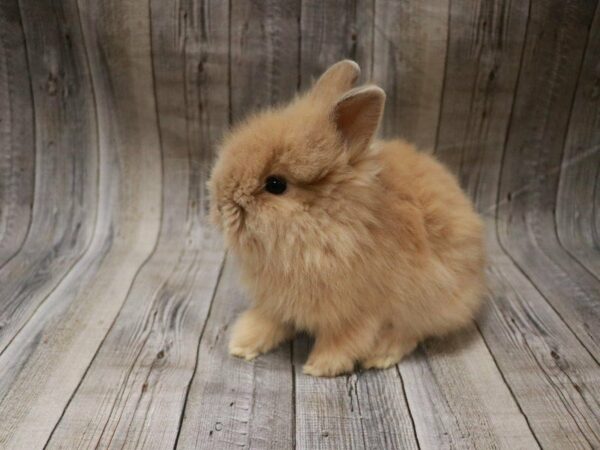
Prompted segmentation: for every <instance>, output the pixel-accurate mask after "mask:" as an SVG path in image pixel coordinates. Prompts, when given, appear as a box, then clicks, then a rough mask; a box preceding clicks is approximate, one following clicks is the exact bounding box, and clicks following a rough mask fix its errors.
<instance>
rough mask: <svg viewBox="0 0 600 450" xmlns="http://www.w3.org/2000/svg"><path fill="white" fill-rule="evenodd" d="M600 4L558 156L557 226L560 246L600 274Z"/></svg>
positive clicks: (592, 26)
mask: <svg viewBox="0 0 600 450" xmlns="http://www.w3.org/2000/svg"><path fill="white" fill-rule="evenodd" d="M598 61H600V7H599V6H596V15H595V18H594V21H593V22H592V25H591V29H590V35H589V36H588V42H587V49H586V52H585V55H584V60H583V64H582V67H581V73H580V76H579V79H578V81H577V90H576V93H575V100H574V103H573V107H572V111H571V116H570V118H569V128H568V131H567V138H566V142H565V149H564V153H563V156H562V161H561V166H560V167H561V168H560V179H559V184H558V193H557V198H556V230H557V232H558V236H559V239H560V241H561V243H562V245H564V247H565V248H566V249H567V250H568V251H569V253H571V254H572V255H573V256H574V257H576V258H577V259H578V260H580V261H581V262H582V264H583V265H584V266H585V267H586V268H587V269H588V270H589V271H591V272H592V273H593V274H594V275H595V276H596V277H600V255H599V253H598V248H600V233H599V230H600V206H599V205H600V181H599V177H600V169H599V168H600V96H599V95H597V90H598V85H597V83H598V68H597V64H598Z"/></svg>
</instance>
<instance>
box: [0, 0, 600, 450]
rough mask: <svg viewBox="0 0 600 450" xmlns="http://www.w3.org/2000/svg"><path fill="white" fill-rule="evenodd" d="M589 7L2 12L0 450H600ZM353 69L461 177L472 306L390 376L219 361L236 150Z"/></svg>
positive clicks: (164, 0)
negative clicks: (224, 185)
mask: <svg viewBox="0 0 600 450" xmlns="http://www.w3.org/2000/svg"><path fill="white" fill-rule="evenodd" d="M598 3H599V2H598V1H597V0H584V1H577V0H536V1H529V0H527V1H522V2H515V1H510V0H494V1H481V0H476V1H466V0H452V1H448V0H443V1H438V2H419V1H414V0H406V1H402V2H397V1H389V0H333V1H330V2H329V1H328V2H319V1H315V0H284V1H275V0H253V1H237V0H232V1H220V0H181V1H173V0H131V1H128V2H121V1H117V0H108V1H104V2H97V1H93V0H66V1H62V2H39V1H35V0H19V1H18V2H17V1H16V0H4V1H0V417H2V420H0V449H4V448H6V449H11V450H12V449H14V448H32V449H35V448H43V447H48V448H82V447H84V448H92V447H93V448H108V447H126V448H133V447H136V448H140V447H141V448H174V447H177V448H214V449H225V448H276V449H279V448H306V449H315V448H332V449H342V448H352V449H354V448H385V449H388V448H389V449H392V448H402V449H404V448H422V449H429V448H431V449H437V448H518V449H520V448H523V449H532V448H538V447H542V448H560V449H563V448H596V447H600V433H599V432H598V430H600V414H599V413H598V411H600V365H599V364H598V363H599V361H600V345H599V343H600V320H599V315H598V308H597V306H598V301H599V299H600V265H599V261H600V257H599V253H598V248H599V245H600V240H599V238H598V229H600V214H599V213H598V211H600V182H599V175H600V171H599V169H598V166H599V164H600V160H599V158H600V156H599V155H600V152H598V149H599V148H600V134H599V130H600V105H599V104H598V102H599V101H600V100H599V99H600V96H599V95H598V89H599V88H598V86H599V82H598V80H599V76H598V60H599V58H600V31H599V30H600V6H599V5H598ZM342 58H353V59H355V60H357V61H358V62H359V64H360V65H361V67H362V72H363V74H362V80H363V81H374V82H376V83H378V84H380V85H381V86H382V87H383V88H384V89H385V90H386V92H387V94H388V97H387V105H386V107H387V112H386V116H385V119H384V124H383V129H382V132H383V133H382V134H384V135H386V136H398V135H401V136H404V137H406V138H408V139H409V140H413V141H415V142H417V143H418V144H419V145H420V146H421V147H422V148H423V149H424V150H426V151H430V150H432V149H434V147H435V153H436V155H437V156H438V157H439V158H440V159H441V160H442V161H444V162H445V163H446V164H447V165H448V166H449V167H450V168H451V169H452V170H453V171H454V172H455V173H456V174H457V176H458V178H459V179H460V182H461V184H462V185H463V186H464V188H465V189H466V191H467V192H468V194H469V195H470V196H471V197H472V198H473V200H474V202H475V204H476V207H477V208H478V209H479V211H481V213H482V215H483V217H484V218H485V221H486V225H487V228H486V237H487V245H488V255H489V264H488V265H489V267H488V277H489V285H490V293H489V302H488V305H487V307H486V308H484V311H482V313H481V315H479V316H478V317H477V320H476V323H475V324H474V325H473V326H472V327H470V328H469V329H467V330H465V332H463V333H458V334H455V335H453V336H450V337H448V338H446V339H438V340H429V341H426V342H425V343H423V344H422V345H421V346H420V347H419V348H418V350H417V351H416V352H415V353H414V354H413V355H411V356H410V357H408V358H407V359H406V360H404V361H403V362H401V363H400V364H399V365H398V366H397V367H394V368H392V369H389V370H386V371H366V372H358V373H356V374H353V375H351V376H344V377H337V378H334V379H317V378H312V377H308V376H305V375H304V374H302V365H303V364H304V362H305V360H306V357H307V355H308V352H309V351H310V345H311V342H310V340H309V339H307V338H306V337H300V338H298V339H296V340H295V341H294V342H293V343H289V344H286V345H284V346H282V347H281V348H279V349H277V350H276V351H275V352H272V353H270V354H268V355H263V356H261V357H259V358H258V359H257V360H255V361H253V362H250V363H249V362H246V361H242V360H239V359H236V358H232V357H230V356H229V355H228V354H227V340H228V337H229V336H228V330H229V328H230V326H231V324H232V323H233V321H234V320H235V319H236V317H237V316H238V314H239V313H240V312H241V311H242V310H243V309H244V308H245V307H246V306H247V304H248V301H249V299H248V298H247V296H246V294H245V293H244V292H243V290H242V289H241V287H240V284H239V281H238V275H237V271H236V268H235V262H234V260H233V258H232V257H227V260H226V261H225V259H224V258H225V256H224V249H223V246H222V242H221V240H220V239H219V237H218V236H217V235H216V234H215V231H214V230H213V229H212V228H210V227H209V225H208V224H207V223H206V211H207V208H208V203H209V199H208V196H207V192H206V187H205V182H206V179H207V176H208V173H209V171H210V167H211V164H212V162H213V160H214V156H215V150H216V146H217V143H218V141H219V139H220V138H221V136H222V135H223V133H224V132H225V131H226V129H227V128H228V127H229V126H230V125H231V124H232V123H237V122H239V121H240V120H242V119H243V118H244V117H246V115H247V114H249V113H251V112H252V111H255V110H258V109H260V108H263V107H266V106H270V105H274V104H280V103H283V102H286V101H287V100H289V99H290V98H292V97H293V96H294V95H295V93H296V91H297V90H298V89H305V88H306V87H308V86H309V85H310V83H311V82H312V80H313V79H314V78H316V77H317V76H318V75H319V74H320V73H321V72H322V71H323V70H324V69H325V68H326V67H327V66H328V65H329V64H331V63H333V62H335V61H337V60H339V59H342Z"/></svg>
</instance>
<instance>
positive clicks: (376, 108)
mask: <svg viewBox="0 0 600 450" xmlns="http://www.w3.org/2000/svg"><path fill="white" fill-rule="evenodd" d="M384 104H385V92H384V91H383V89H381V88H380V87H377V86H363V87H359V88H355V89H352V90H351V91H349V92H347V93H346V94H345V95H344V96H343V97H342V98H340V99H339V100H338V102H337V103H336V104H335V106H334V109H333V120H334V122H335V125H336V127H337V129H338V131H339V133H340V134H341V136H342V138H343V139H344V140H345V141H346V143H347V144H348V148H349V150H350V151H351V152H353V153H358V152H361V151H363V150H364V149H366V148H367V146H368V145H369V143H370V142H371V139H373V136H374V135H375V133H376V132H377V128H378V127H379V122H380V121H381V116H382V115H383V106H384Z"/></svg>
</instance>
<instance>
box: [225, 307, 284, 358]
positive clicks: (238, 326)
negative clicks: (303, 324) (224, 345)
mask: <svg viewBox="0 0 600 450" xmlns="http://www.w3.org/2000/svg"><path fill="white" fill-rule="evenodd" d="M292 334H293V332H292V330H291V329H290V328H289V327H286V326H284V325H282V324H280V323H278V322H275V321H272V320H270V319H268V318H266V317H264V315H260V314H259V313H257V312H256V311H254V310H249V311H246V312H245V313H244V314H242V316H241V317H240V318H239V319H238V321H237V322H236V323H235V325H234V327H233V331H232V334H231V340H230V341H229V353H230V354H231V355H233V356H239V357H240V358H244V359H246V360H248V361H250V360H252V359H254V358H256V357H257V356H258V355H261V354H263V353H266V352H268V351H270V350H273V349H274V348H275V347H277V346H278V345H279V344H281V343H282V342H283V341H285V340H286V339H289V338H290V337H291V336H292Z"/></svg>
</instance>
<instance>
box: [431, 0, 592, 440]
mask: <svg viewBox="0 0 600 450" xmlns="http://www.w3.org/2000/svg"><path fill="white" fill-rule="evenodd" d="M467 3H468V2H465V3H464V4H461V3H454V4H453V8H454V7H459V8H462V11H455V14H456V17H457V18H461V17H465V16H466V11H467V10H468V9H470V8H471V7H472V5H471V4H467ZM490 6H491V5H487V7H488V8H490ZM488 8H486V7H485V6H482V7H480V8H478V9H477V11H480V12H481V14H480V18H479V19H478V23H479V24H480V27H481V28H483V24H484V23H485V24H486V27H485V29H483V31H486V32H480V33H471V32H469V30H472V29H473V26H469V27H467V28H465V29H464V30H463V33H464V37H463V38H462V39H471V37H473V39H475V40H474V41H473V43H470V41H469V40H466V41H465V43H464V44H463V45H462V48H474V49H477V51H478V55H477V56H478V57H477V58H476V59H470V60H469V59H466V58H463V57H462V56H461V53H460V52H458V51H457V52H454V51H452V44H451V47H450V48H451V52H450V58H449V60H448V73H449V74H456V76H454V75H452V76H449V77H448V78H447V80H446V89H445V91H444V100H443V105H444V108H443V113H442V118H441V124H440V140H439V145H438V152H437V154H438V155H439V156H440V157H441V158H442V159H444V160H445V161H447V162H448V163H449V164H450V166H451V167H453V168H454V170H456V171H457V172H458V173H459V175H460V178H461V181H462V183H463V185H464V186H465V187H466V188H467V189H468V191H469V192H470V193H471V195H472V196H473V197H474V198H475V201H476V203H477V205H478V208H479V209H480V210H481V211H482V212H483V213H484V216H485V217H486V221H487V225H488V227H487V231H488V233H487V237H488V239H487V241H488V253H489V260H490V266H491V267H490V271H489V280H490V287H491V292H492V301H491V303H490V307H489V309H488V311H487V314H485V315H483V316H482V317H481V318H480V319H479V321H478V322H479V328H480V330H481V332H482V335H483V337H484V339H485V341H486V344H487V345H488V347H489V348H490V350H491V353H492V355H493V358H494V360H495V362H496V364H497V365H498V367H499V368H500V370H501V372H502V375H503V377H504V379H505V380H506V381H507V383H508V386H509V388H510V390H511V392H512V393H513V395H514V397H515V399H516V401H517V403H518V405H519V408H520V409H521V411H523V413H524V414H525V416H526V418H527V421H528V424H529V425H530V427H531V429H532V431H533V432H534V434H535V437H536V439H537V440H538V442H539V443H540V444H541V445H542V446H543V447H548V448H572V447H577V446H582V447H588V446H590V445H593V443H594V442H595V440H596V439H597V437H596V436H595V432H593V431H592V429H593V428H594V427H595V426H596V425H593V424H595V421H596V420H597V418H596V416H597V415H596V413H595V412H593V409H594V408H595V406H593V405H595V404H596V402H597V400H596V398H597V397H596V393H595V392H596V391H597V388H598V386H597V383H596V382H594V381H592V383H591V385H589V384H588V382H586V381H585V380H589V376H590V374H591V373H592V372H593V371H595V370H597V364H596V361H594V360H593V359H592V358H591V357H590V355H589V354H588V353H587V351H586V350H585V348H583V347H582V346H581V345H580V344H579V343H578V341H577V339H575V337H574V336H573V334H572V333H571V331H570V330H569V328H568V327H566V326H565V324H564V323H563V322H562V320H561V318H560V317H558V316H557V314H556V313H555V312H554V310H553V309H552V308H551V307H550V306H549V305H548V303H546V301H545V298H544V297H542V296H541V295H540V294H539V292H538V290H537V289H536V286H535V285H533V284H532V283H531V281H530V280H529V279H528V278H527V277H526V276H524V274H523V273H522V272H521V271H520V269H519V267H518V266H516V265H515V264H514V262H513V261H512V259H511V258H510V257H509V256H508V255H507V254H506V253H505V251H504V250H503V248H502V247H501V246H500V244H499V242H498V238H497V235H496V221H495V219H496V214H497V208H503V207H505V205H506V203H507V202H508V201H510V198H509V199H507V198H506V197H503V196H499V195H498V185H499V179H500V176H501V170H502V169H503V168H504V167H506V169H505V170H508V171H509V172H512V171H518V170H522V169H521V165H522V163H521V162H520V161H517V160H516V159H515V160H514V162H513V164H514V166H507V165H506V160H503V154H502V152H501V151H499V149H502V148H503V146H504V142H505V140H506V135H507V132H509V130H510V129H512V130H519V129H520V125H521V123H523V120H520V121H517V122H514V123H513V125H512V126H510V125H509V124H510V119H511V112H512V109H513V108H514V107H516V105H514V101H516V100H518V99H519V98H521V96H520V94H519V91H518V89H517V80H518V81H519V82H521V83H522V82H523V74H521V76H520V77H519V72H520V71H521V70H522V67H521V66H520V63H519V61H520V57H521V55H522V54H523V56H525V54H526V53H523V52H524V51H525V46H526V36H532V35H533V36H537V34H536V33H535V32H532V31H531V27H532V24H531V21H532V20H535V21H536V22H535V23H540V19H539V17H535V16H533V17H529V18H528V22H530V23H529V26H526V23H525V20H524V19H527V15H528V13H527V5H524V4H515V3H506V4H502V7H498V8H497V7H494V8H492V9H488ZM531 13H532V14H536V12H535V11H531ZM451 29H453V30H456V29H457V28H456V27H452V24H451ZM532 33H533V34H532ZM451 42H455V37H454V36H452V35H451ZM469 61H471V62H469ZM530 70H534V69H533V68H531V69H530ZM536 73H537V72H536ZM542 73H545V72H543V71H541V72H539V75H538V76H539V77H541V76H542V75H541V74H542ZM523 114H525V111H523ZM513 120H514V118H513ZM523 180H526V182H525V186H526V188H525V189H529V186H530V179H529V178H526V179H521V181H523ZM526 211H527V209H524V210H523V211H520V212H518V213H517V214H519V215H523V214H525V213H526ZM515 213H516V212H515ZM511 220H512V219H511ZM536 255H537V253H531V255H530V257H533V258H536V257H537V256H536ZM592 378H593V375H592ZM568 380H573V381H572V382H569V381H568ZM580 382H583V383H584V384H585V388H583V389H581V386H580V385H579V384H578V383H580ZM580 408H583V409H580ZM588 420H590V421H591V422H588Z"/></svg>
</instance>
